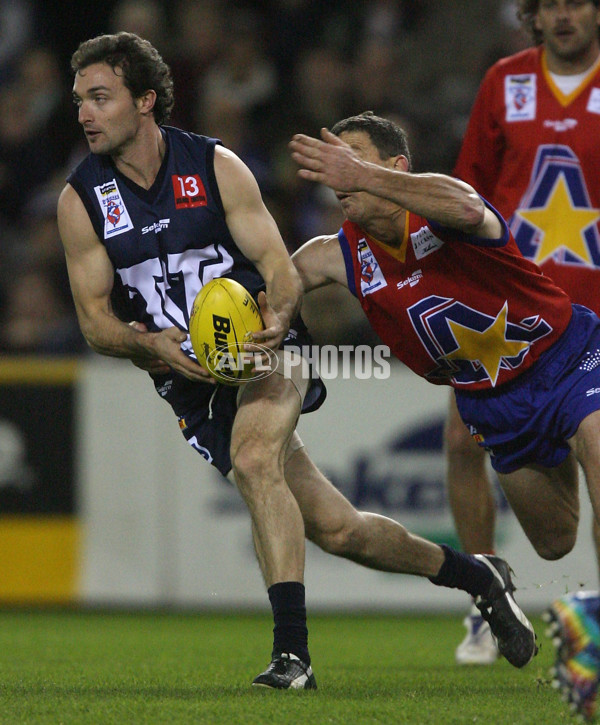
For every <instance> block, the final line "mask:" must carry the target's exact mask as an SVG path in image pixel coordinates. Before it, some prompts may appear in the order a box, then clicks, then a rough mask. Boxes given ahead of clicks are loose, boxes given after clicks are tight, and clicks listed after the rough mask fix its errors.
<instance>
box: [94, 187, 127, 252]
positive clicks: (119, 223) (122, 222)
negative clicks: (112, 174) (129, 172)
mask: <svg viewBox="0 0 600 725" xmlns="http://www.w3.org/2000/svg"><path fill="white" fill-rule="evenodd" d="M94 191H95V192H96V197H97V198H98V202H99V204H100V208H101V209H102V214H103V215H104V238H105V239H110V237H114V236H116V235H117V234H123V233H124V232H127V231H129V230H130V229H133V224H132V222H131V218H130V216H129V212H128V211H127V207H126V206H125V202H124V201H123V199H122V197H121V192H120V191H119V187H118V186H117V181H116V179H113V180H112V181H107V182H106V183H105V184H100V185H99V186H95V187H94Z"/></svg>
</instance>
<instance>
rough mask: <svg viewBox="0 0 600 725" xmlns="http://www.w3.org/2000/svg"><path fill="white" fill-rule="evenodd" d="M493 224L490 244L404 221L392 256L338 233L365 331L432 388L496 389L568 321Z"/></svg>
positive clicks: (357, 236) (351, 229)
mask: <svg viewBox="0 0 600 725" xmlns="http://www.w3.org/2000/svg"><path fill="white" fill-rule="evenodd" d="M488 206H489V205H488ZM490 208H491V207H490ZM502 224H503V236H502V237H501V238H500V239H481V238H478V237H475V236H473V235H469V234H466V233H463V232H460V231H457V230H453V229H449V228H444V227H440V226H439V225H437V224H436V223H435V222H432V221H428V220H426V219H424V218H423V217H419V216H416V215H413V214H410V213H409V212H406V227H405V236H404V240H403V242H402V244H401V246H400V247H399V248H398V249H396V248H393V249H392V248H390V247H388V246H386V245H384V244H382V243H380V242H378V241H377V240H375V239H373V238H372V237H370V236H369V235H368V234H366V233H365V232H364V231H363V230H362V229H361V228H360V227H359V226H358V225H357V224H354V223H353V222H349V221H346V222H344V224H343V226H342V228H341V229H340V231H339V233H338V239H339V243H340V247H341V249H342V253H343V256H344V260H345V264H346V275H347V279H348V286H349V288H350V291H351V292H352V293H353V294H354V295H355V296H356V297H357V298H358V300H359V301H360V303H361V305H362V307H363V310H364V312H365V314H366V315H367V317H368V319H369V321H370V323H371V325H372V327H373V329H374V330H375V332H376V333H377V334H378V335H379V337H380V338H381V340H382V342H383V343H385V344H386V345H388V346H389V348H390V350H391V352H392V353H393V354H394V355H395V356H396V357H398V358H399V359H400V360H401V361H402V362H403V363H405V364H406V365H407V366H408V367H409V368H411V369H412V370H413V371H414V372H415V373H417V374H418V375H420V376H422V377H424V378H426V379H427V380H429V381H430V382H432V383H436V384H440V385H441V384H445V385H451V386H453V387H455V388H457V389H461V390H485V389H490V388H493V387H498V386H501V385H503V384H504V383H507V382H508V381H510V380H513V379H514V378H516V377H517V376H519V375H521V374H522V373H523V372H525V371H526V370H528V369H529V368H530V367H531V366H532V365H533V364H534V362H535V361H536V360H537V359H538V358H539V356H540V355H541V354H542V353H543V352H544V351H545V350H547V349H548V348H549V347H550V346H551V345H552V344H553V343H554V342H556V340H557V339H558V338H559V337H560V335H561V334H562V333H563V332H564V330H565V329H566V327H567V325H568V323H569V320H570V319H571V314H572V307H571V300H570V298H569V297H568V296H567V294H566V293H565V292H563V290H561V289H560V288H559V287H557V286H556V285H555V284H554V283H553V282H552V281H551V280H550V278H549V277H546V276H545V275H543V274H542V273H541V271H540V270H539V268H538V267H537V266H536V265H535V264H533V262H531V261H529V260H527V259H525V258H524V257H523V255H522V254H521V253H520V252H519V250H518V248H517V246H516V243H515V240H514V239H513V237H512V235H511V233H510V231H509V229H508V227H507V225H506V223H505V222H504V221H502Z"/></svg>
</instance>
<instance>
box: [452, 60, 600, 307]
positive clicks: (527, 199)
mask: <svg viewBox="0 0 600 725" xmlns="http://www.w3.org/2000/svg"><path fill="white" fill-rule="evenodd" d="M574 80H575V82H576V84H575V85H574V87H573V88H572V89H570V91H569V92H568V93H567V94H565V93H563V92H562V91H561V90H560V88H559V87H558V86H557V85H556V83H555V81H554V80H553V78H552V76H551V75H550V73H549V71H548V69H547V66H546V62H545V54H544V50H543V49H542V48H541V47H538V48H530V49H528V50H525V51H522V52H520V53H517V54H515V55H513V56H510V57H508V58H503V59H502V60H500V61H498V63H496V64H495V65H494V66H492V67H491V68H490V70H489V71H488V72H487V74H486V76H485V78H484V80H483V82H482V84H481V87H480V89H479V93H478V95H477V98H476V100H475V104H474V106H473V110H472V112H471V117H470V121H469V125H468V128H467V132H466V134H465V137H464V140H463V146H462V149H461V152H460V155H459V158H458V161H457V163H456V167H455V169H454V173H455V175H456V176H458V177H460V178H461V179H464V180H465V181H467V182H468V183H469V184H471V185H472V186H473V187H474V188H475V189H476V191H478V192H479V193H480V194H481V195H482V196H483V197H485V198H486V199H488V200H489V201H490V202H491V203H492V204H493V205H494V206H495V207H496V209H498V211H499V212H500V213H501V214H502V215H503V216H504V217H505V218H506V219H508V220H509V226H510V228H511V231H512V232H513V234H514V237H515V240H516V242H517V245H518V246H519V248H520V250H521V251H522V252H523V254H524V255H525V256H526V257H527V258H528V259H531V260H533V261H534V262H535V263H536V264H538V265H539V266H540V267H541V269H542V270H543V271H544V273H545V274H547V275H549V276H550V277H552V279H553V280H554V281H555V282H556V284H558V285H559V286H560V287H562V288H563V289H564V290H566V292H567V293H568V294H569V295H570V296H571V298H572V300H573V301H574V302H578V303H580V304H584V305H586V306H587V307H590V308H591V309H593V310H594V311H595V312H596V313H597V314H600V226H599V222H600V143H599V141H598V139H600V61H599V62H598V63H596V64H595V65H594V66H593V67H592V68H591V69H590V70H589V71H588V72H587V73H586V74H583V75H582V76H581V77H578V78H576V79H574Z"/></svg>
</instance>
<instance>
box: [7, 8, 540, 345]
mask: <svg viewBox="0 0 600 725" xmlns="http://www.w3.org/2000/svg"><path fill="white" fill-rule="evenodd" d="M119 30H127V31H131V32H135V33H138V34H139V35H141V36H143V37H145V38H147V39H148V40H150V41H151V42H152V43H153V44H154V45H155V46H156V47H157V49H158V50H159V52H160V53H161V55H162V56H163V58H164V59H165V60H166V61H167V62H168V63H169V65H170V66H171V69H172V72H173V77H174V81H175V94H176V95H175V98H176V105H175V109H174V113H173V116H172V119H171V123H172V125H175V126H180V127H182V128H185V129H186V130H190V131H195V132H197V133H202V134H206V135H209V136H216V137H218V138H220V139H221V140H222V141H223V143H224V144H225V145H226V146H228V147H229V148H231V149H232V150H233V151H235V152H236V153H237V154H238V155H239V156H240V157H241V158H242V159H243V160H244V161H245V162H246V163H247V164H248V166H249V167H250V168H251V170H252V171H253V173H254V174H255V176H256V178H257V180H258V183H259V185H260V187H261V190H262V193H263V196H264V199H265V202H266V204H267V206H268V207H269V209H270V211H271V213H272V214H273V215H274V217H275V219H276V220H277V222H278V224H279V228H280V230H281V232H282V235H283V237H284V239H285V241H286V244H287V245H288V247H289V250H290V252H292V251H294V249H296V248H297V247H298V246H299V245H300V244H301V243H302V242H304V241H306V240H307V239H310V238H311V237H312V236H315V235H316V234H321V233H333V232H335V231H337V229H338V228H339V225H340V223H341V215H340V212H339V209H338V206H337V200H336V199H335V196H334V195H333V193H332V192H330V191H328V190H325V189H324V188H321V187H317V186H315V185H311V184H308V183H306V182H302V181H301V180H299V179H298V177H297V175H296V169H295V167H294V164H293V162H292V161H291V160H290V157H289V153H288V150H287V143H288V141H289V139H290V138H291V136H292V135H293V134H294V133H295V132H303V133H309V134H313V135H314V134H318V131H319V129H320V127H322V126H328V127H329V126H331V125H333V123H335V122H336V121H337V120H339V119H340V118H343V117H345V116H348V115H353V114H356V113H360V112H361V111H364V110H373V111H374V112H375V113H377V114H379V115H384V116H390V117H394V118H395V119H397V120H399V121H400V123H401V125H403V127H404V128H405V130H406V131H407V133H408V136H409V140H410V143H411V146H412V151H413V170H414V171H417V172H418V171H439V172H444V173H449V172H451V169H452V166H453V164H454V160H455V157H456V155H457V153H458V148H459V145H460V142H461V138H462V134H463V131H464V128H465V126H466V122H467V119H468V114H469V111H470V107H471V104H472V102H473V99H474V97H475V93H476V91H477V87H478V85H479V82H480V81H481V78H482V77H483V74H484V72H485V70H486V69H487V68H488V67H489V65H491V63H493V62H494V61H495V60H496V59H497V58H499V57H500V56H502V55H506V54H508V53H512V52H515V51H516V50H518V49H519V48H521V47H524V46H525V45H526V44H527V41H526V38H525V37H524V36H523V35H522V33H521V32H520V30H519V27H518V23H517V21H516V15H515V9H514V6H513V2H512V0H451V1H450V2H448V0H356V1H355V2H348V0H254V1H252V0H247V1H242V0H117V1H116V2H111V1H110V0H105V1H104V2H102V3H81V2H79V1H77V0H63V2H61V3H60V4H59V3H46V2H44V0H39V2H34V0H0V235H1V236H0V352H1V353H2V354H5V355H8V354H25V353H26V354H30V353H35V354H77V355H78V354H85V352H86V346H85V343H84V341H83V339H82V337H81V334H80V333H79V329H78V325H77V321H76V317H75V313H74V309H73V303H72V301H71V296H70V291H69V285H68V280H67V276H66V270H65V264H64V255H63V252H62V247H61V244H60V239H59V236H58V230H57V225H56V216H55V212H56V201H57V198H58V194H59V193H60V190H61V189H62V187H63V185H64V181H65V178H66V176H67V174H68V172H69V170H70V169H71V168H73V167H74V166H75V165H76V164H77V163H78V162H79V161H80V160H81V159H82V158H83V156H84V155H85V154H86V153H87V145H86V143H85V140H84V138H83V134H82V133H81V131H80V129H79V127H78V124H77V114H76V109H75V107H74V106H73V104H72V101H71V87H72V80H73V79H72V76H71V73H70V68H69V58H70V55H71V53H72V52H73V51H74V50H75V49H76V47H77V45H78V44H79V42H81V41H82V40H85V39H87V38H89V37H93V36H95V35H98V34H101V33H106V32H116V31H119ZM324 296H327V297H329V298H331V297H334V298H335V302H336V304H335V306H334V307H328V308H327V309H335V310H336V314H335V316H333V315H331V314H328V315H323V314H322V313H319V310H321V309H322V308H323V301H324V300H323V297H324ZM329 301H331V300H329ZM304 316H305V317H306V319H307V322H308V323H309V325H310V327H311V330H312V332H313V335H314V336H315V338H316V340H317V342H321V343H326V342H327V343H333V344H341V343H345V344H357V343H359V342H360V343H364V342H373V337H372V335H373V333H371V332H370V331H369V329H368V325H367V324H365V323H364V322H363V316H362V312H361V311H360V309H359V308H358V305H354V304H353V300H352V298H351V297H350V296H349V295H348V294H347V293H345V294H340V292H339V291H338V290H335V289H332V290H325V291H323V292H319V293H313V294H312V295H311V296H310V297H308V298H307V300H306V301H305V306H304Z"/></svg>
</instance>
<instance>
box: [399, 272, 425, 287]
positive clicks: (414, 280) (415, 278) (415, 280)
mask: <svg viewBox="0 0 600 725" xmlns="http://www.w3.org/2000/svg"><path fill="white" fill-rule="evenodd" d="M422 278H423V272H422V271H421V270H420V269H415V271H414V272H413V274H411V275H410V277H407V278H406V279H403V280H402V281H401V282H398V284H397V285H396V287H397V288H398V289H402V288H403V287H406V285H407V284H408V285H410V286H411V287H414V286H415V285H416V284H419V282H420V281H421V279H422Z"/></svg>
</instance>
